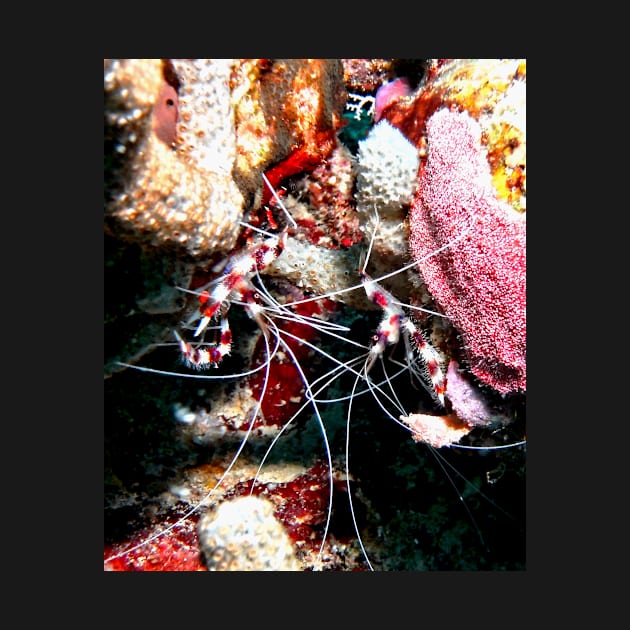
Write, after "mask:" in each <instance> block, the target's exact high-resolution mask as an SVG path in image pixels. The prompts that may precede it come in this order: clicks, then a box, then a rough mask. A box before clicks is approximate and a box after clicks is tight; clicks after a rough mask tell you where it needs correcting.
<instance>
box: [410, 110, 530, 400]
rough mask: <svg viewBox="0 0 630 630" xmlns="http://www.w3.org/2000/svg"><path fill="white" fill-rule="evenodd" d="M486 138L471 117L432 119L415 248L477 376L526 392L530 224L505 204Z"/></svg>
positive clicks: (414, 224)
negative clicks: (493, 174)
mask: <svg viewBox="0 0 630 630" xmlns="http://www.w3.org/2000/svg"><path fill="white" fill-rule="evenodd" d="M481 140H482V130H481V126H480V125H479V123H478V122H476V121H475V120H474V119H473V118H472V117H471V116H470V115H469V114H467V113H464V112H462V113H459V112H453V111H450V110H449V109H440V110H438V111H437V112H436V113H435V114H433V115H432V116H431V118H430V119H429V121H428V123H427V145H428V149H427V152H428V154H427V160H426V164H424V166H423V168H422V169H421V174H420V183H419V187H418V193H417V195H416V198H415V200H414V203H413V205H412V208H411V211H410V214H409V223H410V237H409V247H410V250H411V252H412V254H413V256H414V258H415V260H416V261H418V266H419V267H420V269H421V272H422V276H423V278H424V281H425V282H426V284H427V286H428V288H429V290H430V291H431V294H432V295H433V297H434V298H435V300H436V301H437V303H438V304H439V305H440V307H441V308H442V309H443V312H444V313H445V314H446V315H447V317H448V318H449V319H450V320H451V322H452V323H453V325H454V326H455V327H456V328H457V329H458V330H459V331H460V332H461V333H462V335H463V338H464V346H463V347H464V351H465V353H466V356H467V359H468V364H469V368H470V370H471V372H472V373H473V374H474V375H475V376H477V377H478V378H479V379H480V380H481V381H483V382H484V383H487V384H488V385H490V386H491V387H493V388H494V389H496V390H497V391H498V392H501V393H510V392H524V391H525V390H526V357H525V350H526V294H525V284H526V281H525V270H526V258H525V245H526V224H525V219H524V216H523V215H520V214H518V213H516V212H515V211H514V210H512V208H511V206H510V205H509V204H507V203H506V202H502V201H500V200H499V199H497V195H496V193H495V190H494V187H493V184H492V178H491V174H490V167H489V165H488V161H487V159H486V152H485V150H484V147H483V146H482V143H481ZM456 239H458V240H457V242H455V241H456ZM450 242H453V243H454V244H453V246H451V247H449V248H447V249H446V250H445V251H443V252H440V253H439V254H438V255H431V254H432V253H433V252H434V251H435V250H437V249H438V248H440V247H442V246H444V245H445V244H446V243H450Z"/></svg>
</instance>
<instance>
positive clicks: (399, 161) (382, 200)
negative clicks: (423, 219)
mask: <svg viewBox="0 0 630 630" xmlns="http://www.w3.org/2000/svg"><path fill="white" fill-rule="evenodd" d="M419 164H420V159H419V157H418V150H417V149H416V147H415V146H414V145H413V144H411V142H409V140H407V138H405V136H404V135H403V134H402V133H401V132H400V131H399V130H398V129H396V128H395V127H393V126H392V125H391V124H390V123H389V122H388V121H387V120H381V121H380V122H379V123H378V124H376V125H374V127H373V128H372V130H371V131H370V133H369V134H368V136H367V138H366V139H365V140H362V141H361V142H359V151H358V173H357V210H358V211H359V212H360V213H368V215H373V213H374V206H376V209H377V210H378V211H379V214H380V215H381V218H383V214H389V213H391V212H394V213H396V212H397V211H399V210H400V207H401V206H402V205H403V204H409V203H411V200H412V199H413V195H414V192H415V188H416V181H417V177H418V166H419Z"/></svg>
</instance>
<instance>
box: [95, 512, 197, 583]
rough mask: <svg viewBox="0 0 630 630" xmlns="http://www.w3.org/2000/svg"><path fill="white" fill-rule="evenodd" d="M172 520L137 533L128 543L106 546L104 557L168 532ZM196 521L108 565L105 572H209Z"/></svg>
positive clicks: (109, 562)
mask: <svg viewBox="0 0 630 630" xmlns="http://www.w3.org/2000/svg"><path fill="white" fill-rule="evenodd" d="M171 522H172V521H171V520H170V519H165V520H163V521H159V522H158V523H156V525H155V526H154V527H153V528H151V529H142V530H140V531H138V532H134V533H133V534H132V535H131V536H130V537H129V539H128V540H125V541H123V542H122V543H115V544H113V545H109V544H108V545H105V554H104V555H105V558H106V559H107V558H110V557H112V555H114V554H116V553H119V552H121V551H122V550H124V549H129V548H131V547H134V546H135V545H137V544H138V543H139V542H142V541H143V540H146V538H147V537H148V536H150V535H153V534H155V533H156V532H159V531H161V530H163V529H165V528H166V527H167V526H168V525H169V524H170V523H171ZM196 524H197V519H196V518H189V519H187V520H185V521H184V522H182V523H181V524H180V525H178V526H177V527H175V528H174V529H173V530H172V531H171V532H170V533H169V534H166V535H165V536H160V537H159V538H156V539H155V540H154V541H152V542H150V543H147V544H144V545H142V546H141V547H138V548H137V549H133V550H132V551H130V552H128V553H126V554H124V555H123V556H121V557H119V558H115V559H114V560H110V561H107V562H105V570H106V571H207V569H206V566H205V564H204V562H203V559H202V557H201V553H200V551H199V539H198V536H197V525H196Z"/></svg>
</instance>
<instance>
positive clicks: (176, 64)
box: [104, 59, 525, 571]
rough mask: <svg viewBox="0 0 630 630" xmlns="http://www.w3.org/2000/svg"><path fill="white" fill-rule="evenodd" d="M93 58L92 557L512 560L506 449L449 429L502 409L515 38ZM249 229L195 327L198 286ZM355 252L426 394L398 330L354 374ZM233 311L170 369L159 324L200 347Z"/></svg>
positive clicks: (517, 463) (518, 77) (514, 250)
mask: <svg viewBox="0 0 630 630" xmlns="http://www.w3.org/2000/svg"><path fill="white" fill-rule="evenodd" d="M104 70H105V72H104V78H105V81H104V87H105V90H104V91H105V174H106V181H105V183H106V186H105V227H106V313H105V320H106V341H105V348H106V359H107V366H106V375H107V376H108V377H109V378H107V379H106V381H105V393H106V399H105V400H106V502H105V503H106V505H105V508H106V519H105V521H106V532H105V533H106V537H105V541H106V544H105V554H104V557H105V569H106V570H108V571H152V570H156V571H160V570H163V571H206V570H213V571H214V570H221V571H222V570H252V569H253V570H256V569H259V570H300V571H303V570H307V571H308V570H334V571H341V570H343V571H353V570H366V569H377V570H432V569H497V568H498V569H513V568H522V567H523V566H524V548H523V545H522V541H523V540H524V535H523V523H524V519H523V516H522V515H523V505H524V493H523V491H522V489H523V487H524V484H523V474H524V457H523V453H524V449H523V448H522V447H517V448H515V449H513V448H510V449H504V450H502V451H500V452H499V451H496V452H495V451H487V452H484V457H479V454H478V453H477V452H475V451H474V450H472V451H466V450H464V448H470V449H475V448H477V447H478V446H479V445H484V446H488V447H492V446H493V445H494V444H497V443H500V444H501V445H503V446H508V445H510V444H511V443H514V442H521V441H522V439H523V433H524V414H525V409H524V406H525V399H524V396H523V392H524V391H525V365H524V344H525V301H524V283H525V278H524V271H525V257H524V248H525V212H524V210H525V134H524V116H523V113H524V97H525V93H524V77H525V65H524V60H396V59H390V60H388V59H381V60H376V59H375V60H370V59H364V60H349V59H344V60H334V59H329V60H317V59H234V60H176V59H171V60H166V59H164V60H105V66H104ZM344 106H345V112H344ZM377 116H378V118H379V120H378V121H376V124H374V119H375V118H376V117H377ZM464 156H465V157H464ZM466 160H468V161H470V164H467V163H466ZM263 175H265V176H266V178H267V180H268V181H269V182H270V183H271V187H273V189H274V190H275V192H274V193H272V191H271V190H270V188H269V187H268V186H267V185H265V184H264V183H263ZM471 178H472V180H473V182H472V184H471V181H470V180H471ZM454 205H455V206H457V207H455V208H454V207H453V206H454ZM281 206H282V207H281ZM285 209H286V210H287V214H285V212H284V210H285ZM375 209H376V210H378V213H379V221H378V223H377V222H376V221H375V214H374V211H375ZM471 226H473V227H472V228H471ZM462 230H464V231H465V230H469V231H468V232H466V235H465V236H462ZM261 232H263V233H264V234H266V236H265V235H263V234H261ZM270 233H271V234H272V235H273V236H275V235H277V234H279V233H281V234H283V243H284V249H283V250H282V252H281V255H278V256H277V257H276V258H275V260H273V262H271V263H270V264H268V265H267V264H264V265H261V266H259V267H257V270H256V271H255V272H251V273H249V272H247V274H248V278H249V280H248V281H251V283H250V284H249V285H248V287H249V288H248V289H247V291H243V292H242V293H241V294H239V296H238V297H237V298H235V297H234V296H229V298H228V299H226V300H225V301H223V303H222V306H221V308H220V310H219V311H217V321H216V322H215V321H211V322H209V326H208V328H207V330H206V331H205V332H207V335H206V337H204V336H203V335H201V336H200V337H199V338H195V336H194V335H193V331H194V330H195V326H196V324H197V322H198V320H199V300H198V296H199V292H200V291H201V290H209V291H212V290H213V287H215V286H219V285H217V284H215V283H216V282H217V280H218V279H219V278H220V277H221V274H222V273H224V270H225V269H226V268H228V269H229V265H230V261H232V262H233V261H234V260H235V258H232V256H233V255H238V254H239V253H240V252H242V251H254V249H252V246H255V245H256V244H258V243H260V242H261V241H262V240H263V239H265V238H269V236H268V235H269V234H270ZM372 236H374V242H373V243H372ZM285 237H286V240H285ZM370 243H372V245H373V247H372V248H371V254H370V258H369V263H368V266H367V268H366V269H363V268H362V265H363V262H364V259H365V253H366V251H367V248H368V246H369V245H370ZM441 247H445V251H440V252H439V253H438V254H435V250H436V249H437V248H441ZM414 259H416V260H417V261H418V263H417V264H414ZM498 259H500V260H498ZM512 263H513V267H514V268H513V269H509V266H510V264H512ZM401 268H404V269H402V271H401ZM360 271H366V272H367V273H369V274H370V275H371V276H372V277H374V278H377V279H379V276H381V275H386V276H388V277H387V278H385V279H382V280H381V279H379V284H380V285H382V287H383V288H385V287H386V288H387V290H388V291H389V292H391V296H390V297H391V300H392V302H391V303H392V304H398V303H400V305H401V306H403V307H405V312H406V313H408V314H409V317H410V321H411V319H412V318H413V320H414V321H415V324H416V327H417V329H418V330H420V329H422V334H423V336H424V337H425V338H426V339H427V340H428V341H429V342H430V343H431V345H432V346H433V347H434V348H435V349H436V350H437V351H438V353H439V362H440V364H441V365H442V367H443V369H444V368H445V367H446V365H448V366H449V369H448V372H447V379H446V382H447V388H446V392H445V395H446V408H445V409H441V410H438V409H437V408H436V404H435V402H434V400H433V398H432V396H431V394H430V392H431V389H430V385H429V387H427V383H428V381H427V380H426V379H423V378H422V376H421V374H422V368H423V365H422V363H421V361H420V359H419V358H418V357H419V354H418V352H415V351H414V348H413V347H411V346H410V345H409V340H410V338H408V337H405V341H403V339H402V338H401V341H400V343H399V344H398V345H397V346H394V345H392V346H391V347H389V346H388V347H387V350H386V352H384V353H383V355H382V356H380V357H379V360H378V361H374V362H373V363H370V371H369V373H368V372H367V371H366V366H367V365H368V359H369V356H370V355H369V350H370V347H371V344H373V343H374V333H375V331H376V330H377V329H378V326H379V322H381V321H382V318H383V315H384V313H383V309H382V305H379V304H374V303H372V302H371V301H370V300H369V299H368V297H367V295H366V290H365V287H363V286H362V285H361V281H360V273H359V272H360ZM510 278H511V280H510ZM470 279H473V280H474V281H473V282H470ZM246 280H247V278H246ZM425 281H426V284H425ZM510 282H511V284H510ZM467 283H468V284H467ZM470 284H472V285H474V286H473V287H470V286H468V285H470ZM447 289H451V290H452V293H451V294H449V293H448V291H447ZM475 291H477V293H475ZM331 292H333V294H331V295H328V294H329V293H331ZM324 295H327V296H328V297H327V298H325V299H324V298H323V297H321V296H324ZM388 295H389V294H388ZM250 300H251V301H250ZM398 301H400V302H398ZM504 301H505V302H509V303H504ZM230 302H231V304H230ZM257 305H258V307H264V308H262V310H257V308H252V307H256V306H257ZM421 306H422V307H425V308H428V309H430V312H427V311H424V312H423V311H421V310H417V309H418V307H421ZM396 312H397V311H396ZM440 312H442V313H445V315H446V317H440V316H439V313H440ZM258 313H260V315H261V316H260V317H259V316H258ZM431 313H433V314H431ZM385 314H387V313H385ZM228 315H229V323H230V327H231V330H232V344H231V349H230V351H229V354H226V355H225V356H223V357H222V360H221V361H220V363H218V364H217V363H215V364H214V366H213V367H212V368H211V369H207V370H199V369H196V368H195V366H190V365H186V363H185V361H184V360H182V358H181V356H180V355H179V354H178V350H177V348H178V344H177V342H176V340H175V337H174V335H173V331H174V330H176V331H178V332H179V333H181V335H182V337H185V338H186V341H190V342H191V343H192V344H198V345H197V347H199V348H211V347H212V344H213V342H216V341H217V339H218V338H219V334H218V332H217V331H216V330H214V324H215V323H216V324H218V318H219V317H220V318H224V317H228ZM299 318H304V319H299ZM503 319H505V320H506V321H502V320H503ZM390 323H391V325H392V326H394V325H396V322H395V321H392V322H390ZM488 327H489V328H488ZM506 327H507V330H506V329H505V328H506ZM265 331H266V333H265ZM265 334H266V335H267V336H266V337H265ZM486 335H490V336H492V337H493V340H494V339H496V342H497V343H496V347H490V345H489V344H490V341H489V340H488V339H487V337H486ZM510 336H511V343H512V344H513V346H512V347H506V346H507V344H508V342H509V339H510ZM265 341H268V344H267V343H265ZM488 351H490V355H489V357H490V359H489V360H488V362H487V364H482V363H481V362H480V361H479V360H478V359H479V358H480V355H482V354H484V356H485V354H486V353H487V352H488ZM493 353H494V354H493ZM414 357H415V359H414ZM140 359H141V360H140ZM381 359H382V360H381ZM413 360H416V361H417V363H416V364H413ZM497 361H503V362H505V365H503V364H502V365H500V366H499V368H498V370H497V368H496V366H495V365H492V363H493V362H494V363H496V362H497ZM121 362H122V363H121ZM129 364H132V367H133V368H135V369H123V368H124V367H125V366H129ZM510 370H511V371H510ZM309 387H312V389H311V390H310V392H311V393H309ZM425 388H427V389H429V391H428V392H427V391H424V389H425ZM505 393H511V394H513V395H511V396H505V395H504V394H505ZM430 412H432V413H440V414H442V415H429V413H430ZM399 418H400V420H401V421H402V424H403V425H406V428H405V427H404V426H401V422H400V421H398V420H399ZM499 429H500V431H499ZM442 447H450V448H442ZM460 447H462V448H461V449H460ZM438 449H439V450H438ZM436 463H439V468H438V466H437V465H436ZM263 464H264V465H263ZM451 471H455V472H451ZM462 480H463V481H462ZM350 500H351V501H352V505H351V506H349V501H350ZM486 500H488V501H494V502H496V503H497V504H498V505H500V506H501V508H502V510H503V509H505V510H506V512H509V513H511V515H512V516H513V518H508V517H506V516H505V513H504V512H502V511H499V510H495V509H494V507H491V509H489V510H488V509H487V508H488V505H493V504H492V503H490V504H488V503H486ZM462 504H465V506H466V510H465V511H464V510H462ZM473 514H474V517H473ZM482 532H483V538H482ZM486 537H487V538H486ZM484 539H485V541H484Z"/></svg>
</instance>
